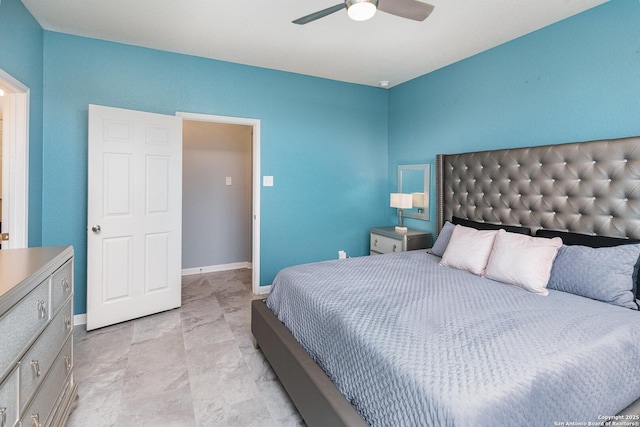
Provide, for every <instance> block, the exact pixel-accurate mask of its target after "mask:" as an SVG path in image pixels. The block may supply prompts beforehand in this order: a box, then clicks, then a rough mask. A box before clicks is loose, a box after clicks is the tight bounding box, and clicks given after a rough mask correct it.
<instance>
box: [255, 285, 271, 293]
mask: <svg viewBox="0 0 640 427" xmlns="http://www.w3.org/2000/svg"><path fill="white" fill-rule="evenodd" d="M271 286H273V285H269V286H260V289H258V293H257V294H256V295H267V294H268V293H270V292H271Z"/></svg>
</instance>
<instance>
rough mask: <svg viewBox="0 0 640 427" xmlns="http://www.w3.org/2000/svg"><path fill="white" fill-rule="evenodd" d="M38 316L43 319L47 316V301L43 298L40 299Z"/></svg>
mask: <svg viewBox="0 0 640 427" xmlns="http://www.w3.org/2000/svg"><path fill="white" fill-rule="evenodd" d="M38 317H40V318H41V319H44V318H45V317H47V308H46V307H45V302H44V301H42V300H41V299H39V300H38Z"/></svg>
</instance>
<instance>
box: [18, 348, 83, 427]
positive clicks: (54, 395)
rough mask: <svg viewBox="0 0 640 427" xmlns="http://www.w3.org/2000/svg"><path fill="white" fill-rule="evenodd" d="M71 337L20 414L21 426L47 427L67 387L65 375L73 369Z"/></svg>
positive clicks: (67, 379)
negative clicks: (31, 399) (27, 405)
mask: <svg viewBox="0 0 640 427" xmlns="http://www.w3.org/2000/svg"><path fill="white" fill-rule="evenodd" d="M72 348H73V336H69V338H68V339H67V341H66V342H65V344H64V347H63V348H62V351H61V352H60V354H59V355H58V357H57V358H56V360H55V361H54V362H53V366H51V369H50V370H49V373H48V374H47V376H46V377H45V379H44V382H43V383H42V385H41V386H40V388H39V389H38V393H37V394H36V395H35V397H34V399H33V401H32V402H31V404H30V405H29V408H28V409H27V410H26V411H24V412H22V419H21V422H22V426H23V427H32V426H33V427H35V426H38V427H40V426H45V425H46V426H48V425H49V419H50V418H51V417H52V416H53V414H54V412H55V409H56V408H55V406H56V404H57V403H58V401H59V400H60V396H61V394H62V393H63V392H64V391H65V390H66V388H67V387H68V383H67V382H68V381H69V378H67V375H68V374H69V373H70V372H71V369H72V367H73V352H72Z"/></svg>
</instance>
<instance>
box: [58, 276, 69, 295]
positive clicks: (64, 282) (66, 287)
mask: <svg viewBox="0 0 640 427" xmlns="http://www.w3.org/2000/svg"><path fill="white" fill-rule="evenodd" d="M60 283H61V284H62V289H64V291H65V292H69V290H70V289H71V286H70V285H69V279H67V278H66V277H63V278H62V280H61V281H60Z"/></svg>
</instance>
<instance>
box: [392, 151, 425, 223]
mask: <svg viewBox="0 0 640 427" xmlns="http://www.w3.org/2000/svg"><path fill="white" fill-rule="evenodd" d="M405 171H422V172H423V174H424V198H425V200H426V201H427V206H426V207H425V208H424V210H423V212H422V213H418V212H411V211H407V210H404V211H403V214H404V217H405V218H413V219H421V220H423V221H429V209H430V205H431V200H430V197H429V187H430V180H431V167H430V165H429V164H417V165H398V193H402V173H403V172H405Z"/></svg>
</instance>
